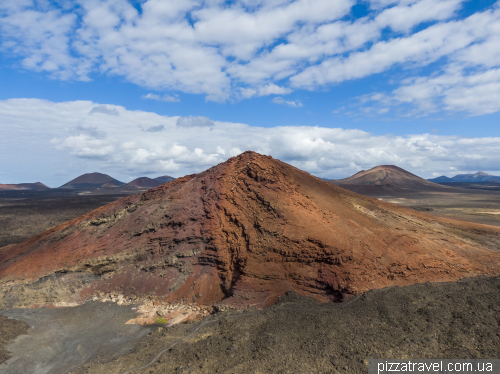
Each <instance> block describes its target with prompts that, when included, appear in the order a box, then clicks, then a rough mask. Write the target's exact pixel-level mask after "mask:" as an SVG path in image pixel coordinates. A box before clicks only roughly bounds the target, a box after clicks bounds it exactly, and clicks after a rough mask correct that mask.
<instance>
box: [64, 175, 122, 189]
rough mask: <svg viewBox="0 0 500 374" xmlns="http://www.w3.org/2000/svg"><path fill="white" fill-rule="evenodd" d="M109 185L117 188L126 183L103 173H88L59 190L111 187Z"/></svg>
mask: <svg viewBox="0 0 500 374" xmlns="http://www.w3.org/2000/svg"><path fill="white" fill-rule="evenodd" d="M109 183H113V184H114V185H116V186H122V185H123V184H124V183H123V182H120V181H119V180H116V179H114V178H111V177H110V176H109V175H107V174H102V173H87V174H83V175H80V176H79V177H78V178H75V179H73V180H71V181H69V182H68V183H66V184H64V185H62V186H61V187H59V188H73V189H95V188H99V187H103V186H104V185H106V187H109V186H110V185H109Z"/></svg>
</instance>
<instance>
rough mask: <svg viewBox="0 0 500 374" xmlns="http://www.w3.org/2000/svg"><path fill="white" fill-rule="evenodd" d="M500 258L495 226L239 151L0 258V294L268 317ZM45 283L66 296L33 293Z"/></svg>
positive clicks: (465, 271) (489, 270)
mask: <svg viewBox="0 0 500 374" xmlns="http://www.w3.org/2000/svg"><path fill="white" fill-rule="evenodd" d="M499 249H500V228H496V227H491V226H484V225H478V224H472V223H464V222H458V221H452V220H447V219H443V218H436V217H431V216H428V215H426V214H423V213H420V212H416V211H413V210H411V209H408V208H404V207H400V206H396V205H392V204H389V203H384V202H382V201H379V200H376V199H373V198H369V197H365V196H361V195H358V194H356V193H353V192H350V191H347V190H344V189H342V188H340V187H337V186H335V185H333V184H331V183H328V182H325V181H323V180H321V179H319V178H316V177H314V176H311V175H310V174H308V173H306V172H304V171H301V170H299V169H297V168H295V167H292V166H290V165H287V164H285V163H283V162H281V161H279V160H276V159H273V158H271V157H268V156H262V155H259V154H257V153H254V152H245V153H243V154H241V155H239V156H237V157H234V158H231V159H229V160H228V161H226V162H224V163H222V164H219V165H217V166H215V167H213V168H211V169H209V170H207V171H205V172H202V173H200V174H195V175H189V176H186V177H183V178H179V179H176V180H174V181H172V182H170V183H167V184H164V185H161V186H159V187H157V188H154V189H151V190H149V191H146V192H144V193H141V194H138V195H134V196H128V197H125V198H123V199H120V200H118V201H116V202H114V203H111V204H108V205H106V206H104V207H101V208H99V209H97V210H95V211H93V212H91V213H88V214H86V215H84V216H82V217H79V218H77V219H75V220H73V221H70V222H66V223H64V224H62V225H59V226H57V227H55V228H53V229H51V230H49V231H47V232H44V233H42V234H40V235H38V236H36V237H33V238H31V239H29V240H27V241H25V242H23V243H20V244H17V245H11V246H8V247H4V248H3V249H1V250H0V287H2V288H1V289H2V290H3V292H4V293H3V295H4V296H3V298H4V304H5V303H8V304H9V305H13V304H15V303H16V300H18V299H19V297H20V296H13V292H10V293H9V290H10V289H13V288H12V287H16V286H19V285H23V287H24V288H23V289H29V287H32V288H33V287H35V288H36V287H39V288H38V289H39V291H38V293H37V295H40V294H44V295H46V300H49V301H54V300H56V301H57V300H59V301H67V302H70V301H82V300H84V299H85V298H88V297H90V296H91V295H93V294H95V293H99V292H119V293H121V294H123V295H125V296H134V295H135V296H141V295H150V296H157V297H164V298H165V299H166V300H167V301H179V300H185V301H188V302H192V303H198V304H200V305H212V304H214V303H221V302H222V303H226V304H230V305H236V306H243V305H258V306H265V305H269V304H271V303H273V302H274V301H275V300H276V299H277V297H278V296H279V295H282V294H283V293H285V292H286V291H288V290H295V291H296V292H297V293H299V294H302V295H308V296H312V297H314V298H316V299H318V300H321V301H328V300H332V301H341V300H343V299H345V298H348V297H350V296H352V295H355V294H359V293H361V292H364V291H366V290H369V289H373V288H382V287H386V286H391V285H409V284H414V283H418V282H426V281H432V282H437V281H451V280H457V279H460V278H462V277H464V276H465V277H470V276H474V275H478V274H490V275H498V274H500V266H499V264H500V261H499V260H500V253H498V251H499ZM47 279H63V280H64V282H60V283H59V284H60V285H62V284H64V287H68V288H71V292H69V291H68V292H63V291H62V290H60V289H56V288H54V287H53V288H49V287H48V286H47V287H46V288H43V287H42V286H40V285H41V284H45V283H43V282H45V281H46V280H47ZM9 287H10V288H9ZM40 287H42V288H43V289H40ZM61 287H62V286H61ZM16 289H18V288H16ZM16 292H17V291H16ZM1 295H2V294H1V293H0V297H1ZM16 297H17V299H16Z"/></svg>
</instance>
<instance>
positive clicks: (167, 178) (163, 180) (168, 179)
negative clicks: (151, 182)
mask: <svg viewBox="0 0 500 374" xmlns="http://www.w3.org/2000/svg"><path fill="white" fill-rule="evenodd" d="M174 179H175V178H174V177H171V176H170V175H162V176H161V177H157V178H155V181H158V182H160V183H162V184H163V183H168V182H172V181H173V180H174Z"/></svg>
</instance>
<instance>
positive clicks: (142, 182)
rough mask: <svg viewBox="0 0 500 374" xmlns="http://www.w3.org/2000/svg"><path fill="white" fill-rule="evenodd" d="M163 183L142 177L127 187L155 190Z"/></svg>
mask: <svg viewBox="0 0 500 374" xmlns="http://www.w3.org/2000/svg"><path fill="white" fill-rule="evenodd" d="M161 184H162V183H161V182H159V181H157V180H155V179H151V178H148V177H141V178H137V179H134V180H133V181H132V182H129V183H127V184H126V185H125V186H126V187H137V188H153V187H158V186H160V185H161Z"/></svg>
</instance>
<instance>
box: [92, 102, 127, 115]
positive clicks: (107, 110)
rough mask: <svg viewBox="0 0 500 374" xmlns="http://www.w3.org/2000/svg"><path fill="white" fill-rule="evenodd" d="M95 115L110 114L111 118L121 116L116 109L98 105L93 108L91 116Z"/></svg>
mask: <svg viewBox="0 0 500 374" xmlns="http://www.w3.org/2000/svg"><path fill="white" fill-rule="evenodd" d="M94 113H102V114H109V115H110V116H118V115H120V114H119V113H118V111H117V110H116V108H108V107H107V106H106V105H97V106H95V107H93V108H92V109H91V110H90V111H89V114H94Z"/></svg>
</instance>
